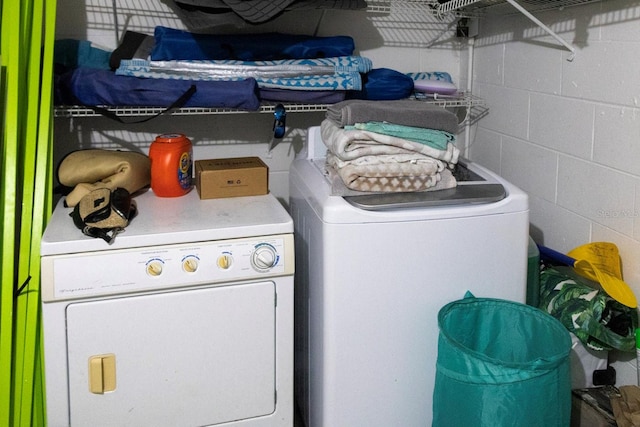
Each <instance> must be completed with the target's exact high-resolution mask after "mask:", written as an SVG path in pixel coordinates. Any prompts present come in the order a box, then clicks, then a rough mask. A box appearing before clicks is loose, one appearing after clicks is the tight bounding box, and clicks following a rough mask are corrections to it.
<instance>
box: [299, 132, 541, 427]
mask: <svg viewBox="0 0 640 427" xmlns="http://www.w3.org/2000/svg"><path fill="white" fill-rule="evenodd" d="M324 152H325V149H324V145H323V144H322V141H321V140H320V136H319V129H318V128H312V129H310V130H309V146H308V153H309V154H308V156H307V157H308V158H305V159H298V160H295V161H294V162H293V164H292V167H291V171H290V206H291V215H292V217H293V220H294V225H295V248H296V272H295V279H296V294H295V313H296V314H295V316H296V319H295V327H296V354H295V366H296V370H295V378H296V380H295V395H296V400H297V404H298V405H299V407H300V410H301V413H302V417H303V419H304V421H305V422H306V426H307V427H354V426H367V427H389V426H402V427H417V426H428V425H431V419H432V395H433V387H434V378H435V371H436V356H437V343H438V325H437V314H438V311H439V310H440V308H441V307H442V306H443V305H445V304H446V303H448V302H450V301H453V300H456V299H459V298H462V297H463V296H464V295H465V293H466V292H467V291H471V292H472V293H473V294H474V295H476V296H478V297H496V298H504V299H508V300H514V301H519V302H524V301H525V295H526V269H527V243H528V228H529V215H528V212H529V210H528V199H527V195H526V194H525V193H524V192H522V191H521V190H519V189H518V188H516V187H515V186H513V185H512V184H510V183H508V182H507V181H505V180H504V179H502V178H501V177H499V176H497V175H495V174H493V173H492V172H490V171H488V170H487V169H485V168H482V167H480V166H479V165H477V164H474V163H470V162H466V167H463V166H462V165H461V169H462V174H463V175H465V176H466V178H463V180H461V181H460V182H459V185H458V187H457V189H456V190H444V191H443V192H433V193H431V194H428V193H421V195H417V194H414V195H387V196H383V197H380V196H356V197H351V198H350V197H339V196H332V190H331V185H330V183H329V181H328V179H327V176H326V172H325V167H324V158H323V155H324ZM465 180H466V181H465ZM405 196H408V197H407V198H404V197H405ZM460 398H461V399H464V396H460Z"/></svg>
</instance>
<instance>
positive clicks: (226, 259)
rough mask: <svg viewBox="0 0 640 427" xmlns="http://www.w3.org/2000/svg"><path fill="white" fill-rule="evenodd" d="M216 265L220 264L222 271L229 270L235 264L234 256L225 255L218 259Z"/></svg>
mask: <svg viewBox="0 0 640 427" xmlns="http://www.w3.org/2000/svg"><path fill="white" fill-rule="evenodd" d="M216 264H218V268H220V269H221V270H228V269H230V268H231V265H232V264H233V256H231V254H230V253H223V254H222V255H220V256H219V257H218V260H217V261H216Z"/></svg>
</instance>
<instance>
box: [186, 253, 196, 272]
mask: <svg viewBox="0 0 640 427" xmlns="http://www.w3.org/2000/svg"><path fill="white" fill-rule="evenodd" d="M198 261H199V260H198V257H196V256H193V255H189V256H187V257H185V258H184V259H183V260H182V270H184V271H185V272H187V273H195V272H196V270H197V269H198V265H199V262H198Z"/></svg>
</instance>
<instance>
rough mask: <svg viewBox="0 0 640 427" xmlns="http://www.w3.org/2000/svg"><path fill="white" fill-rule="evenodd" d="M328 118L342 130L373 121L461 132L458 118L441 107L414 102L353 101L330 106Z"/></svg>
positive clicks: (455, 132)
mask: <svg viewBox="0 0 640 427" xmlns="http://www.w3.org/2000/svg"><path fill="white" fill-rule="evenodd" d="M326 117H327V119H329V120H332V121H333V122H335V123H336V124H337V125H338V126H339V127H344V126H348V125H354V124H356V123H366V122H370V121H378V122H389V123H394V124H397V125H403V126H415V127H421V128H426V129H436V130H443V131H446V132H449V133H452V134H454V135H455V134H457V133H458V118H457V117H456V115H455V114H453V113H452V112H450V111H448V110H445V109H444V108H442V107H439V106H437V105H432V104H427V103H426V102H421V101H414V100H405V99H403V100H393V101H367V100H359V99H350V100H347V101H342V102H338V103H337V104H333V105H330V106H329V107H328V108H327V115H326Z"/></svg>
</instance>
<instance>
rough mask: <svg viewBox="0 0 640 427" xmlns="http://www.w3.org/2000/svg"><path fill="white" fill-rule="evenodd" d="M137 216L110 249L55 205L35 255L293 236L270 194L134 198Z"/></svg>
mask: <svg viewBox="0 0 640 427" xmlns="http://www.w3.org/2000/svg"><path fill="white" fill-rule="evenodd" d="M134 201H135V202H136V204H137V206H138V215H137V216H136V217H135V218H134V219H133V220H132V221H131V222H130V223H129V225H128V226H127V227H126V229H125V231H124V232H122V233H120V234H118V236H117V237H116V239H115V241H114V242H113V244H111V245H109V244H107V243H106V242H105V241H104V240H102V239H95V238H92V237H88V236H85V235H84V234H82V231H81V230H79V229H78V228H76V226H75V225H74V224H73V220H72V219H71V217H70V216H69V213H71V211H72V209H71V208H66V207H65V206H64V200H60V201H59V203H58V205H57V207H56V209H55V210H54V212H53V215H52V216H51V219H50V220H49V223H48V225H47V228H46V230H45V232H44V235H43V236H42V242H41V249H40V254H41V255H57V254H65V253H78V252H93V251H104V250H111V249H124V248H138V247H145V246H156V245H169V244H176V243H190V242H203V241H212V240H223V239H236V238H243V237H259V236H268V235H273V234H287V233H293V220H292V219H291V217H290V216H289V214H288V212H287V211H286V210H285V208H284V207H283V206H282V204H281V203H280V202H279V201H278V199H276V198H275V197H274V196H273V195H272V194H267V195H264V196H249V197H232V198H224V199H208V200H200V198H199V197H198V192H197V191H196V190H195V189H193V190H192V191H191V192H189V193H188V194H186V195H184V196H181V197H157V196H156V195H155V194H153V192H152V191H151V190H149V191H147V192H145V193H143V194H140V195H137V196H135V197H134Z"/></svg>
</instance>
